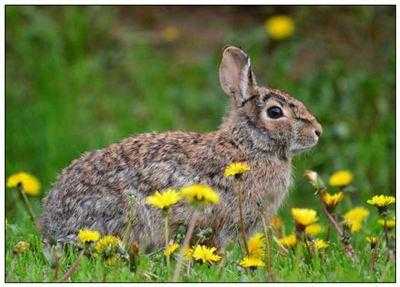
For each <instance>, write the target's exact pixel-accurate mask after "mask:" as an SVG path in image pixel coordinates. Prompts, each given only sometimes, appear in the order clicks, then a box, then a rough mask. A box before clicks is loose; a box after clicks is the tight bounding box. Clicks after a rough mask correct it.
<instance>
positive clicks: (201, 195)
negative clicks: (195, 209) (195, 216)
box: [182, 184, 219, 204]
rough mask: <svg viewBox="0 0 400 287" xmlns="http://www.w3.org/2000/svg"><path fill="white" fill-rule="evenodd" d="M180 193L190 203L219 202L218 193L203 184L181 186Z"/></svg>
mask: <svg viewBox="0 0 400 287" xmlns="http://www.w3.org/2000/svg"><path fill="white" fill-rule="evenodd" d="M182 195H183V197H185V198H186V199H187V200H188V201H189V202H190V203H201V204H208V203H209V204H217V203H218V202H219V195H218V193H216V192H215V191H214V190H213V189H212V188H211V187H210V186H208V185H205V184H192V185H189V186H186V187H183V188H182Z"/></svg>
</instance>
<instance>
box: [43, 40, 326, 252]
mask: <svg viewBox="0 0 400 287" xmlns="http://www.w3.org/2000/svg"><path fill="white" fill-rule="evenodd" d="M219 79H220V83H221V86H222V89H223V90H224V92H225V93H226V94H227V95H228V96H229V97H230V100H231V103H230V105H231V109H230V111H229V113H228V115H227V116H226V117H225V119H224V121H223V123H222V125H221V126H220V128H219V129H218V130H217V131H215V132H212V133H207V134H200V133H186V132H167V133H162V134H156V133H149V134H141V135H137V136H134V137H131V138H127V139H125V140H123V141H121V142H120V143H117V144H112V145H110V146H108V147H106V148H104V149H102V150H96V151H92V152H89V153H86V154H84V155H83V156H82V157H81V158H79V159H77V160H75V161H73V162H72V163H71V165H70V166H69V167H67V168H66V169H64V170H63V172H62V173H61V175H60V176H59V178H58V181H57V182H56V183H55V185H54V186H53V188H52V190H51V191H50V193H49V194H48V196H47V197H46V198H45V199H44V212H43V214H42V217H41V219H40V226H41V230H42V233H43V236H44V239H45V241H46V242H47V243H55V242H59V243H61V244H64V243H73V242H74V240H75V237H76V234H77V231H78V230H79V229H81V228H91V229H96V230H98V231H100V232H101V233H103V234H106V233H107V234H114V235H119V236H121V237H122V236H125V238H128V239H129V240H132V241H136V242H139V244H140V245H141V246H143V247H148V246H160V245H162V244H163V224H162V222H163V219H162V214H161V212H160V211H159V210H156V209H154V208H152V207H151V206H149V205H147V204H146V203H145V198H146V196H148V195H151V194H152V193H153V192H155V191H160V190H163V189H165V188H168V187H182V186H184V185H188V184H193V183H204V184H208V185H210V186H212V187H213V188H214V189H215V190H216V191H217V192H218V193H219V195H220V199H221V200H220V203H219V204H217V205H215V206H212V207H208V208H206V210H205V211H204V212H203V213H202V214H201V216H200V218H199V221H198V223H197V224H196V228H203V227H204V228H211V230H212V235H213V236H212V237H213V240H214V242H213V243H214V244H217V245H223V244H224V243H226V242H228V241H229V240H230V239H232V238H234V237H236V236H237V230H238V226H239V224H238V221H239V215H238V212H239V211H238V207H237V205H238V203H237V196H236V194H235V191H236V190H237V186H236V187H235V186H234V182H235V181H233V180H232V179H227V178H224V168H225V167H226V166H227V165H228V164H230V163H232V162H243V161H246V162H247V163H248V165H249V166H250V168H251V170H250V171H249V172H247V173H246V174H244V176H243V178H242V184H241V186H242V187H243V188H242V189H241V191H240V192H242V198H243V217H244V225H245V228H246V229H247V232H251V231H252V230H254V229H255V228H258V227H259V224H260V214H261V212H263V213H264V214H266V216H267V217H268V216H271V215H273V214H275V212H276V211H277V209H278V208H279V206H280V205H281V203H282V201H283V199H284V198H285V196H286V194H287V191H288V187H289V185H290V182H291V158H292V156H293V155H294V154H296V153H299V152H302V151H304V150H307V149H310V148H312V147H313V146H315V145H316V144H317V142H318V138H319V136H320V135H321V132H322V129H321V125H320V124H319V123H318V122H317V120H316V119H315V117H314V116H313V115H312V114H311V113H310V112H309V111H308V110H307V109H306V107H305V106H304V105H303V103H302V102H300V101H298V100H296V99H294V98H293V97H291V96H290V95H288V94H287V93H284V92H281V91H278V90H273V89H270V88H267V87H261V86H258V85H257V83H256V79H255V76H254V74H253V71H252V68H251V64H250V59H249V57H248V56H247V55H246V54H245V53H244V52H243V51H242V50H240V49H239V48H236V47H232V46H231V47H227V48H226V49H225V50H224V52H223V56H222V61H221V64H220V68H219ZM190 213H191V211H190V210H189V207H188V206H187V205H186V204H177V205H176V206H174V207H173V208H172V212H171V226H172V227H171V228H172V230H175V229H176V228H177V227H178V226H179V225H186V224H187V223H188V220H189V217H190Z"/></svg>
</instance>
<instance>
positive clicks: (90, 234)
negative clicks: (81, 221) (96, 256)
mask: <svg viewBox="0 0 400 287" xmlns="http://www.w3.org/2000/svg"><path fill="white" fill-rule="evenodd" d="M99 239H100V233H99V232H98V231H96V230H91V229H81V230H79V233H78V240H79V241H80V242H81V243H83V244H85V243H91V242H96V241H97V240H99Z"/></svg>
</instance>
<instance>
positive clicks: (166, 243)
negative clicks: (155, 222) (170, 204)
mask: <svg viewBox="0 0 400 287" xmlns="http://www.w3.org/2000/svg"><path fill="white" fill-rule="evenodd" d="M164 219H165V229H164V232H165V233H164V236H165V250H167V247H168V243H169V210H167V211H165V218H164ZM169 267H170V260H169V256H167V268H168V270H169Z"/></svg>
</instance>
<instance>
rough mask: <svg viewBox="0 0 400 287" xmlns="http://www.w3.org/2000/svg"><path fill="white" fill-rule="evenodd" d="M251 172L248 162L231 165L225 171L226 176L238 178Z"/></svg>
mask: <svg viewBox="0 0 400 287" xmlns="http://www.w3.org/2000/svg"><path fill="white" fill-rule="evenodd" d="M249 170H250V167H249V165H248V164H247V163H246V162H234V163H231V164H229V165H228V166H227V167H226V168H225V171H224V176H225V177H229V176H238V175H240V174H243V173H245V172H247V171H249Z"/></svg>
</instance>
